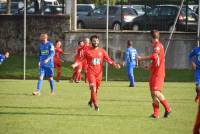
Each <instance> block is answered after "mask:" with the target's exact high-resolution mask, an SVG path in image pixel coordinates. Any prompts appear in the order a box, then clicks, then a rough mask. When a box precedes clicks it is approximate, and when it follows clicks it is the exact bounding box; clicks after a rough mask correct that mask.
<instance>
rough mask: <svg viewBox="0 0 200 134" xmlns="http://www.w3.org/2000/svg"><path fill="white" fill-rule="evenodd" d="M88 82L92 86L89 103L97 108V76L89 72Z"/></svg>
mask: <svg viewBox="0 0 200 134" xmlns="http://www.w3.org/2000/svg"><path fill="white" fill-rule="evenodd" d="M88 82H89V87H90V101H89V102H88V104H89V105H90V106H92V104H93V105H94V107H95V110H96V108H98V105H97V94H96V92H97V88H96V78H95V76H94V75H92V74H89V76H88Z"/></svg>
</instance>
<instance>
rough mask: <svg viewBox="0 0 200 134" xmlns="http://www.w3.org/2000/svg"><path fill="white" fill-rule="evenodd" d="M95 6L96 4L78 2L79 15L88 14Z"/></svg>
mask: <svg viewBox="0 0 200 134" xmlns="http://www.w3.org/2000/svg"><path fill="white" fill-rule="evenodd" d="M94 8H95V5H94V4H77V15H78V16H79V15H88V13H89V12H91V11H92V10H93V9H94Z"/></svg>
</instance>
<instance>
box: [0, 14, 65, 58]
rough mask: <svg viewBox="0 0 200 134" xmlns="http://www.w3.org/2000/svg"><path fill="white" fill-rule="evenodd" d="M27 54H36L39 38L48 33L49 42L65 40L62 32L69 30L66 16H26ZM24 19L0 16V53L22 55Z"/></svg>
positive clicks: (21, 17)
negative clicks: (6, 51)
mask: <svg viewBox="0 0 200 134" xmlns="http://www.w3.org/2000/svg"><path fill="white" fill-rule="evenodd" d="M26 24H27V25H26V29H27V30H26V31H27V41H26V43H27V54H28V55H34V54H36V53H37V46H38V42H39V36H40V34H41V33H48V35H49V37H50V39H51V40H56V39H60V40H65V34H64V33H63V31H66V30H68V29H69V17H68V16H37V15H34V16H27V23H26ZM23 33H24V18H23V16H22V15H20V16H17V15H16V16H12V15H0V45H1V47H0V51H1V52H2V51H4V50H10V51H11V53H12V54H23V45H24V43H23V42H24V41H23V40H24V34H23Z"/></svg>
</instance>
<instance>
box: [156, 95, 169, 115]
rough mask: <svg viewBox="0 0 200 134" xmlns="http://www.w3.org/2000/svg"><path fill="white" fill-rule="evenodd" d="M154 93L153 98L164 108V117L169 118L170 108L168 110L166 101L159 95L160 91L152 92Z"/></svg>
mask: <svg viewBox="0 0 200 134" xmlns="http://www.w3.org/2000/svg"><path fill="white" fill-rule="evenodd" d="M154 92H155V96H156V97H157V98H158V99H159V101H160V103H161V104H162V105H163V107H164V108H165V114H164V117H166V118H167V117H168V116H169V114H170V113H171V108H170V106H169V104H168V102H167V100H166V99H165V97H164V95H163V94H162V93H161V91H154Z"/></svg>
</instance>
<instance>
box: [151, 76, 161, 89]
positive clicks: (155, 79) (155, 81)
mask: <svg viewBox="0 0 200 134" xmlns="http://www.w3.org/2000/svg"><path fill="white" fill-rule="evenodd" d="M163 85H164V77H160V76H152V77H151V78H150V80H149V87H150V90H151V91H161V90H162V89H163Z"/></svg>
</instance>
